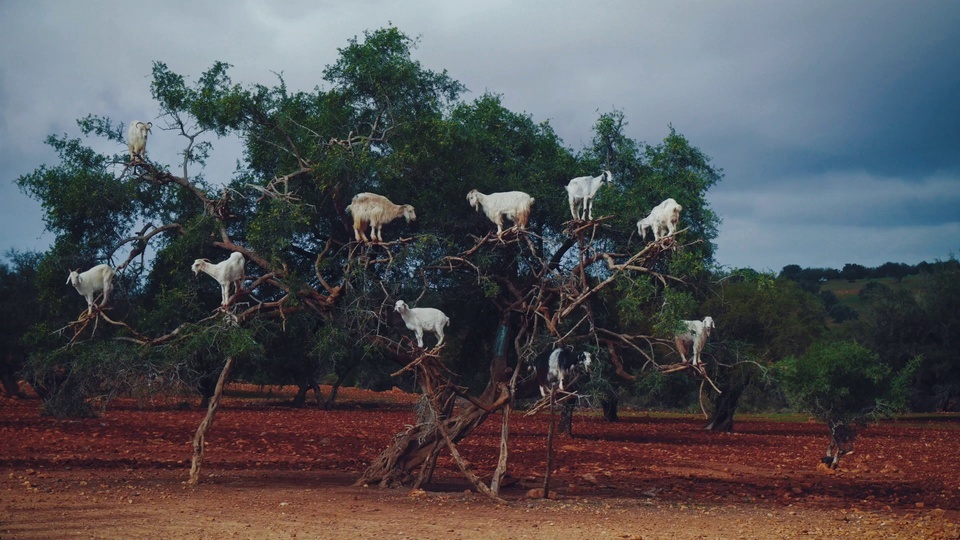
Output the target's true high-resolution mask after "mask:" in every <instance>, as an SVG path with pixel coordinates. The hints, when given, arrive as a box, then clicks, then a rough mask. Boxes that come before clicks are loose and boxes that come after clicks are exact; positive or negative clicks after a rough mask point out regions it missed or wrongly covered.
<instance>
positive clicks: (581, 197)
mask: <svg viewBox="0 0 960 540" xmlns="http://www.w3.org/2000/svg"><path fill="white" fill-rule="evenodd" d="M612 182H613V173H611V172H610V171H603V172H602V173H601V174H600V176H578V177H576V178H574V179H573V180H570V182H569V183H568V184H567V198H568V199H569V200H570V214H571V215H572V216H573V219H583V216H584V215H586V217H587V219H591V220H592V219H593V198H594V197H595V196H596V195H597V190H598V189H600V186H602V185H603V184H610V183H612Z"/></svg>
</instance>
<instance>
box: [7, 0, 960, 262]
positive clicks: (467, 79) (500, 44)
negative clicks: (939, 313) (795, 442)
mask: <svg viewBox="0 0 960 540" xmlns="http://www.w3.org/2000/svg"><path fill="white" fill-rule="evenodd" d="M131 21H135V22H131ZM389 23H393V24H394V25H396V26H397V27H398V28H400V29H401V30H403V31H404V32H405V33H407V34H408V35H410V36H419V38H420V48H419V49H418V50H417V51H416V53H415V54H416V56H417V58H418V59H419V60H420V61H421V62H422V63H423V64H424V65H425V66H427V67H429V68H431V69H438V70H439V69H447V70H448V71H449V72H450V74H451V76H453V77H454V78H456V79H457V80H460V81H461V82H463V83H464V84H465V85H466V86H467V87H468V88H470V90H471V91H472V95H470V96H467V97H468V98H470V97H472V96H476V95H479V94H480V93H482V92H484V91H491V92H496V93H500V94H502V95H503V99H504V103H505V105H506V106H508V107H510V108H511V109H514V110H517V111H523V112H527V113H529V114H531V115H533V117H534V118H535V119H536V120H538V121H541V120H549V121H550V123H551V124H552V125H553V126H554V129H555V130H556V131H557V133H558V134H559V135H560V136H561V137H562V138H563V139H564V141H565V142H566V144H568V145H569V146H571V147H572V148H575V149H576V148H580V147H581V145H582V144H583V143H585V142H586V141H588V140H589V139H590V136H591V134H590V128H591V126H592V125H593V123H594V121H595V120H596V117H597V113H598V112H607V111H609V110H611V109H613V108H618V109H621V110H623V111H624V112H625V113H626V115H627V119H628V121H629V122H630V125H629V126H628V132H629V135H630V136H632V137H634V138H636V139H638V140H641V141H646V142H649V143H651V144H655V143H657V142H658V141H659V140H661V139H662V138H663V137H664V136H665V135H666V134H667V126H668V125H669V124H673V126H674V127H676V129H677V130H678V131H679V132H680V133H682V134H684V135H685V136H687V138H688V139H689V140H690V141H691V142H692V143H693V144H694V145H696V146H698V147H699V148H701V150H703V151H704V152H705V153H706V154H708V155H710V156H711V157H712V158H713V163H714V164H715V165H716V166H718V167H721V168H723V169H724V171H725V173H726V177H725V179H724V180H723V182H722V183H721V184H720V185H718V186H717V187H716V188H715V189H714V191H713V192H712V193H711V194H710V195H709V197H708V198H709V200H710V201H711V204H712V205H713V206H714V209H715V210H716V211H717V212H718V213H720V214H721V217H722V218H723V220H724V221H723V225H722V226H721V229H720V237H719V238H718V245H719V251H718V253H717V257H718V260H719V262H721V263H722V264H725V265H729V266H737V267H755V268H771V269H774V270H778V269H779V268H780V267H782V266H783V265H785V264H790V263H796V264H801V265H804V266H817V265H820V266H842V264H843V263H844V262H858V263H861V264H867V265H874V264H882V263H883V262H886V261H887V260H893V261H902V262H910V263H913V262H919V261H920V260H923V259H926V260H933V259H936V258H945V257H946V256H948V255H949V254H950V253H951V252H953V251H954V250H956V249H957V247H960V246H958V245H957V244H958V241H957V239H958V238H960V236H958V234H957V233H958V229H960V225H958V222H960V212H958V211H956V210H955V209H956V208H957V203H958V198H960V195H958V193H960V153H958V152H957V148H960V129H957V126H960V101H958V100H957V99H956V96H957V95H960V71H957V70H956V66H958V65H960V4H958V3H956V2H951V1H948V0H944V1H923V2H914V3H910V2H899V1H893V0H882V1H874V0H869V1H868V0H856V1H855V0H848V1H840V2H836V1H827V0H817V1H809V2H791V3H782V2H765V1H759V0H757V1H744V2H735V3H731V2H710V1H704V2H637V1H631V0H609V1H604V2H601V3H593V4H589V3H584V2H572V1H546V0H538V1H526V2H519V3H518V2H508V1H506V0H500V1H491V2H482V3H481V2H476V3H464V2H456V3H455V2H442V1H433V0H432V1H412V2H403V3H397V2H386V1H366V2H315V1H297V2H269V3H267V2H256V1H248V2H225V1H223V2H201V3H197V2H183V1H178V2H163V3H155V4H150V5H143V6H132V5H130V4H129V3H121V2H99V3H96V4H89V3H79V2H56V1H53V0H39V1H33V2H29V3H27V2H6V3H2V4H0V47H2V48H3V50H4V55H3V57H2V59H0V171H2V174H3V178H2V180H0V249H6V248H8V247H14V248H17V249H28V248H42V247H43V246H44V245H45V242H46V241H49V238H48V237H43V238H40V239H39V240H38V236H39V233H38V231H39V230H42V221H41V217H40V213H39V206H38V205H36V204H35V203H33V202H32V201H29V200H27V199H26V198H25V197H24V196H23V195H21V194H19V192H18V191H17V189H16V187H15V186H13V185H12V180H13V179H15V178H16V177H17V176H19V175H21V174H25V173H27V172H30V171H31V170H33V169H34V168H35V167H36V166H38V165H39V164H41V163H53V160H54V158H55V156H54V155H53V152H52V151H51V150H50V149H49V148H47V147H45V146H44V145H43V144H42V141H43V139H44V137H46V135H48V134H50V133H57V134H62V133H69V134H70V135H71V136H78V134H79V130H78V129H77V128H76V124H75V119H77V118H81V117H83V116H85V115H87V114H89V113H94V114H100V115H105V116H110V117H112V118H114V119H115V120H120V121H124V122H126V121H129V120H132V119H134V118H140V119H152V118H151V116H153V115H155V114H156V112H155V111H156V109H155V107H154V105H153V103H152V101H151V99H150V95H149V83H150V78H149V76H150V69H151V62H153V61H155V60H159V61H163V62H165V63H167V64H168V65H169V66H170V67H171V69H173V70H174V71H176V72H178V73H182V74H185V75H187V76H189V77H194V78H195V77H196V76H198V75H199V74H200V73H202V71H204V70H205V69H207V68H209V67H210V66H211V65H212V63H213V62H214V61H217V60H220V61H225V62H229V63H231V64H233V65H234V68H233V69H232V71H231V76H232V77H233V78H234V80H235V81H237V82H241V83H243V84H252V83H264V84H272V83H274V82H275V81H276V76H275V75H274V73H273V72H282V73H283V76H284V78H285V80H286V82H287V84H288V85H289V86H290V87H291V88H294V89H302V90H310V89H312V88H313V87H314V86H317V85H320V86H323V85H324V83H323V81H322V78H321V77H322V71H323V68H324V67H325V66H326V65H328V64H330V63H332V62H334V61H335V60H336V57H337V48H338V47H343V46H345V45H346V44H347V40H348V39H349V38H351V37H353V36H362V34H363V31H364V30H368V29H375V28H379V27H382V26H385V25H387V24H389ZM217 144H218V146H217V149H216V153H215V155H214V159H213V160H212V161H211V163H210V165H209V167H208V170H207V176H208V177H210V178H211V179H219V178H227V177H228V176H229V175H230V172H231V171H232V169H233V166H234V163H235V161H236V159H237V158H238V157H239V156H240V154H239V153H238V152H237V145H236V144H235V143H231V144H226V145H223V144H221V143H220V142H218V143H217ZM106 149H107V150H109V151H121V150H122V149H121V148H106ZM150 151H151V153H152V154H153V156H154V157H156V158H159V159H163V160H164V161H168V162H175V161H176V159H177V158H176V152H177V145H176V142H175V141H174V140H173V137H165V136H162V135H161V134H159V133H156V132H155V135H154V141H152V144H151V147H150ZM44 238H46V240H44Z"/></svg>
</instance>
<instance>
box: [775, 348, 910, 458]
mask: <svg viewBox="0 0 960 540" xmlns="http://www.w3.org/2000/svg"><path fill="white" fill-rule="evenodd" d="M919 362H920V359H919V358H915V359H914V360H912V361H910V362H909V363H907V364H906V365H905V366H904V367H903V368H902V369H901V370H899V371H894V370H893V369H891V368H890V366H888V365H886V364H884V363H882V362H881V361H880V358H879V357H878V356H877V355H876V354H875V353H873V352H871V351H870V350H869V349H867V348H865V347H863V346H861V345H858V344H856V343H854V342H843V341H837V342H830V343H818V344H816V345H814V346H813V347H811V348H810V350H808V351H807V352H806V353H805V354H803V355H801V356H794V357H790V358H787V359H785V360H783V361H782V362H780V363H779V364H778V365H777V369H776V372H777V376H778V379H779V381H780V384H781V386H782V388H783V390H784V392H785V393H786V394H787V397H788V398H789V400H790V403H791V404H792V405H793V406H794V407H795V408H797V409H798V410H801V411H804V412H807V413H810V414H811V415H813V416H814V418H816V419H817V420H820V421H821V422H823V423H825V424H826V425H827V428H829V430H830V444H829V445H828V446H827V451H826V455H825V456H824V458H823V460H822V461H823V463H824V464H826V465H827V466H829V467H830V468H832V469H836V468H837V466H838V465H839V463H840V458H842V457H843V456H844V455H845V454H848V453H850V452H852V451H853V444H854V441H855V439H856V436H857V433H858V432H859V431H860V430H861V429H863V428H864V427H865V426H867V425H868V424H869V423H871V422H875V421H877V420H878V419H880V418H883V417H885V416H889V415H890V414H892V413H894V412H897V411H899V410H900V409H902V408H903V407H904V405H905V404H906V398H907V392H908V389H909V385H910V380H911V378H912V377H913V376H914V373H915V371H916V369H917V366H918V365H919Z"/></svg>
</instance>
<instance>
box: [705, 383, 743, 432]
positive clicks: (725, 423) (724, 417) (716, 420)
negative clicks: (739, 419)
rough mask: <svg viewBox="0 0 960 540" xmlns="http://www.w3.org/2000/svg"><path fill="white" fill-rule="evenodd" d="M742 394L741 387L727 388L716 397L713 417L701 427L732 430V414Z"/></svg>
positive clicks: (710, 429) (715, 430) (712, 429)
mask: <svg viewBox="0 0 960 540" xmlns="http://www.w3.org/2000/svg"><path fill="white" fill-rule="evenodd" d="M742 394H743V389H742V388H727V389H725V390H724V391H723V393H722V394H720V396H719V397H718V399H717V402H716V407H715V410H714V411H713V418H711V420H710V423H708V424H707V425H706V426H705V427H704V428H703V429H705V430H708V431H713V432H727V433H729V432H731V431H733V415H734V413H736V412H737V404H738V403H739V402H740V396H741V395H742Z"/></svg>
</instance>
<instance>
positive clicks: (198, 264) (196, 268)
mask: <svg viewBox="0 0 960 540" xmlns="http://www.w3.org/2000/svg"><path fill="white" fill-rule="evenodd" d="M209 263H210V261H209V260H208V259H197V260H195V261H193V264H191V265H190V269H191V270H193V273H194V274H199V273H200V270H202V269H203V267H204V265H206V264H209Z"/></svg>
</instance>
